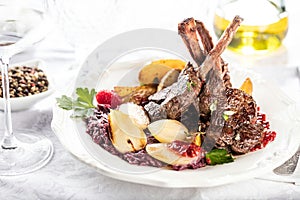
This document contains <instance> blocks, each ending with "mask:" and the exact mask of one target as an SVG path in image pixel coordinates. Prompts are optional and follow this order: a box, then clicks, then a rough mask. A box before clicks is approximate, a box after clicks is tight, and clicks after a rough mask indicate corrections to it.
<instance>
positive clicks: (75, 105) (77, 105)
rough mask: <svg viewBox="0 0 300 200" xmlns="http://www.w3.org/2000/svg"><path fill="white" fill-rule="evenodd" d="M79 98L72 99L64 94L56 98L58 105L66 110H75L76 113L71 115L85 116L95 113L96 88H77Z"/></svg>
mask: <svg viewBox="0 0 300 200" xmlns="http://www.w3.org/2000/svg"><path fill="white" fill-rule="evenodd" d="M76 94H77V96H78V97H77V98H76V99H72V98H71V97H67V96H66V95H62V97H61V98H56V102H57V104H58V106H59V107H60V108H62V109H65V110H73V111H74V113H73V114H72V116H71V117H81V118H85V117H87V116H90V115H91V114H92V113H93V108H95V107H96V106H94V104H93V101H94V98H95V95H96V91H95V89H91V91H89V89H88V88H77V89H76Z"/></svg>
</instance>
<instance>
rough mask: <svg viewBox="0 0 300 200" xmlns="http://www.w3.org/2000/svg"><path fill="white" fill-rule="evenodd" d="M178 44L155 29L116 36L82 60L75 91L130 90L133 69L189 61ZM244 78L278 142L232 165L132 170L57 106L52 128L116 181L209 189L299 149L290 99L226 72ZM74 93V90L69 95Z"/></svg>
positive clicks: (266, 168) (268, 167)
mask: <svg viewBox="0 0 300 200" xmlns="http://www.w3.org/2000/svg"><path fill="white" fill-rule="evenodd" d="M133 38H134V39H135V40H133ZM146 39H147V40H146ZM131 41H133V42H131ZM180 42H181V40H180V38H179V36H177V34H176V33H175V32H172V31H163V30H158V29H142V30H136V31H132V32H128V33H125V34H121V35H119V36H116V37H114V38H112V39H111V40H109V41H107V42H106V43H104V44H102V45H101V46H99V47H98V48H96V49H95V50H94V51H93V52H92V53H91V54H90V56H89V57H88V58H87V59H86V61H85V62H84V63H83V65H82V67H81V70H80V72H79V75H78V78H77V80H76V82H75V88H76V87H90V88H96V89H100V88H102V89H103V88H108V89H110V88H112V87H113V86H115V85H135V84H137V80H136V77H137V72H138V69H139V68H140V67H142V66H143V65H144V64H145V63H147V62H149V61H150V60H153V59H157V58H175V57H183V58H186V59H187V60H190V58H189V56H188V55H187V54H186V50H185V47H184V46H182V45H180ZM133 43H134V44H133ZM109 44H110V45H109ZM178 47H179V48H178ZM179 55H182V56H179ZM104 69H105V70H104ZM248 76H249V77H251V79H252V81H253V83H254V94H253V96H254V98H255V99H256V101H257V103H258V104H259V105H260V107H261V109H262V110H263V111H265V112H266V113H267V116H268V119H269V121H270V123H271V129H273V130H276V132H277V137H276V139H275V141H273V142H272V143H271V144H269V145H268V146H267V147H266V148H265V149H262V150H258V151H256V152H252V153H248V154H246V155H243V156H240V157H238V158H237V159H236V160H235V161H234V162H233V163H229V164H223V165H218V166H207V167H204V168H200V169H196V170H184V171H173V170H167V169H158V168H153V167H142V166H136V165H131V164H129V163H127V162H125V161H123V160H122V159H120V158H119V157H116V156H113V155H112V154H110V153H108V152H107V151H105V150H103V149H102V148H101V147H100V146H98V145H97V144H95V143H94V142H93V141H92V139H91V137H90V136H89V135H88V134H86V133H85V129H86V128H85V124H84V123H83V122H82V121H81V120H74V119H71V118H70V114H71V113H70V112H67V111H64V110H62V109H60V108H58V107H57V106H54V109H53V121H52V128H53V130H54V132H55V133H56V135H57V137H58V138H59V139H60V141H61V142H62V144H64V145H65V147H66V148H67V149H68V150H69V151H70V152H72V153H73V154H74V155H75V156H77V157H78V158H79V159H80V160H82V161H84V162H85V163H87V164H89V165H91V166H94V167H95V168H96V169H97V170H98V171H99V172H101V173H102V174H104V175H107V176H110V177H114V178H116V179H120V180H125V181H130V182H135V183H142V184H148V185H155V186H161V187H211V186H216V185H222V184H227V183H231V182H236V181H240V180H245V179H249V178H253V177H257V176H260V175H262V174H264V173H266V172H268V171H270V170H272V169H273V168H275V167H277V166H279V165H280V164H282V163H283V162H284V161H285V160H287V159H288V158H289V157H290V156H292V155H293V153H294V152H295V151H296V150H297V148H298V145H299V142H300V136H299V134H296V131H297V129H298V130H299V127H296V125H295V124H296V123H295V121H294V119H293V117H294V116H292V115H291V114H289V113H290V112H287V110H288V109H289V107H290V106H292V105H293V102H292V101H291V100H290V99H289V98H287V97H286V96H284V95H283V93H281V92H280V91H279V90H278V89H277V88H274V87H273V86H272V85H268V83H267V82H265V81H263V80H262V79H260V77H259V76H258V75H256V74H253V73H251V72H248V71H244V70H237V69H231V77H232V80H233V84H234V85H235V86H239V85H240V84H241V83H242V81H243V80H244V79H245V78H246V77H248ZM73 92H74V88H73V89H71V90H70V91H69V95H71V94H73Z"/></svg>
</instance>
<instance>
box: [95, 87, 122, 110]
mask: <svg viewBox="0 0 300 200" xmlns="http://www.w3.org/2000/svg"><path fill="white" fill-rule="evenodd" d="M96 100H97V102H98V104H108V105H110V107H111V108H116V107H117V106H118V105H120V104H121V101H122V100H121V98H120V97H119V96H118V94H116V93H115V92H114V91H113V90H101V91H99V92H98V93H97V94H96Z"/></svg>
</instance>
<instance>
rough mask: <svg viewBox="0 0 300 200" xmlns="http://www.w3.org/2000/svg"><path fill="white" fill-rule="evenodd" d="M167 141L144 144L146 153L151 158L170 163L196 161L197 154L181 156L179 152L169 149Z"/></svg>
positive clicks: (177, 163)
mask: <svg viewBox="0 0 300 200" xmlns="http://www.w3.org/2000/svg"><path fill="white" fill-rule="evenodd" d="M168 146H169V144H167V143H155V144H148V145H147V146H146V151H147V153H148V154H149V155H150V156H152V157H153V158H155V159H157V160H160V161H162V162H164V163H167V164H170V165H187V164H191V163H195V162H197V160H198V159H199V157H198V156H194V157H189V156H183V155H181V154H180V153H178V152H176V151H174V150H172V149H170V148H169V147H168Z"/></svg>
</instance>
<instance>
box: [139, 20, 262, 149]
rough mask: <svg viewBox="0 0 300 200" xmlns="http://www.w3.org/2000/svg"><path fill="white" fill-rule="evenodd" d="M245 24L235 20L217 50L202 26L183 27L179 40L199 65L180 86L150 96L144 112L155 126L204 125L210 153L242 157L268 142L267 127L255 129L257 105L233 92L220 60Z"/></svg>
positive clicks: (189, 66)
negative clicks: (163, 123) (169, 123)
mask: <svg viewBox="0 0 300 200" xmlns="http://www.w3.org/2000/svg"><path fill="white" fill-rule="evenodd" d="M241 21H242V19H241V18H240V17H239V16H236V17H235V18H234V19H233V21H232V23H231V24H230V25H229V26H228V28H227V29H226V30H225V31H224V33H223V35H222V36H221V38H220V40H219V41H218V43H217V44H216V46H214V45H213V42H212V39H211V36H210V35H209V32H208V31H207V29H206V28H205V26H204V25H203V23H202V22H200V21H197V20H196V21H195V20H194V19H193V18H189V19H186V20H184V21H183V22H182V23H180V24H179V25H178V32H179V35H180V36H181V37H182V39H183V41H184V43H185V44H186V46H187V48H188V50H189V52H190V54H191V56H192V58H193V60H194V61H195V63H196V65H194V66H193V65H192V64H191V63H188V64H187V65H186V67H185V69H184V70H183V71H182V72H181V73H180V75H179V77H178V80H177V82H175V83H174V84H173V85H171V86H169V87H167V88H164V89H163V90H161V91H159V92H157V93H155V94H153V95H152V96H150V97H149V100H150V102H149V103H148V104H147V105H145V107H144V108H145V110H146V111H147V112H148V114H149V116H150V118H151V120H152V121H155V120H159V119H162V118H166V117H167V118H171V119H177V120H181V121H182V122H183V123H184V124H185V125H186V126H187V127H188V128H189V130H190V131H196V130H197V127H196V126H195V122H196V124H198V122H199V119H200V122H199V123H200V124H201V131H205V133H206V134H205V140H204V141H203V148H205V149H206V150H207V151H209V150H210V149H211V148H213V147H214V146H216V147H219V148H220V147H221V148H227V149H230V150H232V151H233V152H235V153H239V154H243V153H247V152H249V151H250V150H251V148H253V147H254V146H255V145H257V144H259V143H260V142H261V141H262V139H263V137H264V132H263V131H264V128H263V126H262V125H261V124H259V123H256V115H257V114H256V103H255V101H254V99H253V98H252V96H250V95H247V94H246V93H245V92H243V91H241V90H239V89H234V88H232V87H231V82H230V76H229V72H228V66H227V64H226V63H225V62H224V61H223V59H222V58H221V54H222V52H223V51H224V50H225V48H226V47H227V46H228V45H229V43H230V42H231V40H232V38H233V35H234V34H235V32H236V31H237V29H238V27H239V25H240V23H241ZM197 34H198V35H199V37H200V39H201V42H202V48H203V49H202V48H201V47H200V45H199V42H198V35H197ZM187 116H188V117H187ZM191 116H192V119H191V118H190V117H191ZM224 116H226V118H225V117H224ZM187 119H189V120H187ZM191 124H192V125H191ZM203 125H204V126H203Z"/></svg>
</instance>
